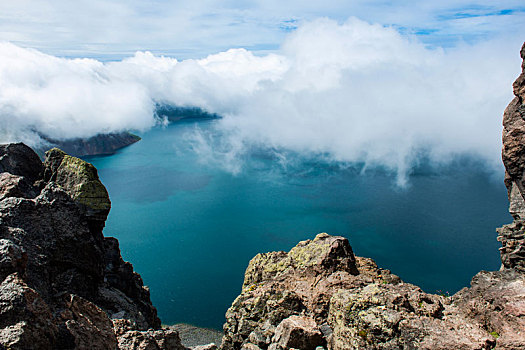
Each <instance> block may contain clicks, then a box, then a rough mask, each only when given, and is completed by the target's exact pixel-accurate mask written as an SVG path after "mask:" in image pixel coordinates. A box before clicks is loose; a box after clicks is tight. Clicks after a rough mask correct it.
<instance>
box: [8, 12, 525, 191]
mask: <svg viewBox="0 0 525 350" xmlns="http://www.w3.org/2000/svg"><path fill="white" fill-rule="evenodd" d="M520 46H521V42H519V41H518V40H516V39H514V38H512V37H510V38H505V39H500V40H489V41H485V42H482V43H477V44H471V45H469V44H460V45H458V46H456V47H454V48H448V49H440V48H437V49H429V48H427V47H426V46H425V45H424V44H422V43H421V42H419V41H418V40H417V39H416V38H415V37H411V36H406V35H402V34H400V33H399V32H397V31H396V30H394V29H393V28H389V27H384V26H380V25H374V24H369V23H367V22H363V21H360V20H357V19H354V18H351V19H349V20H348V21H346V22H344V23H342V24H339V23H338V22H336V21H333V20H329V19H317V20H314V21H311V22H305V23H303V24H302V25H301V26H300V27H299V29H298V30H296V31H294V32H292V33H290V34H289V35H288V36H287V38H286V40H285V41H284V43H283V44H282V48H281V49H280V50H279V51H278V52H277V53H275V54H268V55H264V56H256V55H254V54H253V53H252V52H250V51H247V50H244V49H232V50H228V51H225V52H221V53H219V54H215V55H210V56H208V57H207V58H204V59H200V60H193V59H189V60H184V61H177V60H176V59H173V58H168V57H163V56H155V55H153V54H151V53H149V52H137V53H136V54H135V55H134V56H133V57H130V58H127V59H124V60H122V61H118V62H110V63H101V62H99V61H96V60H92V59H75V60H71V59H64V58H57V57H54V56H50V55H46V54H43V53H40V52H38V51H34V50H28V49H23V48H20V47H17V46H15V45H13V44H9V43H4V44H1V45H0V118H2V119H1V123H0V133H2V134H1V136H0V141H6V140H12V139H20V140H26V142H27V140H33V142H36V141H35V139H34V135H33V134H32V133H31V132H32V131H33V130H37V131H40V132H43V133H46V134H48V135H49V136H52V137H57V138H59V137H77V136H84V137H85V136H90V135H93V134H95V133H97V132H108V131H119V130H124V129H142V130H144V129H147V128H149V127H151V126H152V125H154V124H155V120H154V117H153V108H154V104H155V102H159V101H160V102H168V103H173V104H177V105H186V106H199V107H203V108H205V109H208V110H210V111H212V112H217V113H220V114H223V115H224V116H225V118H224V119H222V120H221V121H220V122H219V123H218V128H219V129H220V132H221V135H222V137H221V140H220V145H222V146H221V147H220V149H215V148H214V147H211V146H210V145H209V144H207V143H210V142H211V141H210V135H198V137H196V138H195V140H197V141H198V143H199V149H200V150H207V151H218V152H221V154H222V155H224V156H225V157H226V158H227V160H228V161H229V162H230V165H231V164H233V163H234V162H237V161H238V159H239V157H238V156H239V155H242V153H243V152H244V151H246V150H247V149H249V148H250V147H252V146H264V147H268V148H272V149H277V150H290V151H294V152H299V153H302V154H308V155H322V156H323V157H325V158H327V159H329V160H332V161H337V162H342V163H347V162H364V163H365V164H368V165H371V166H382V167H386V168H388V169H391V170H393V171H395V172H397V173H398V174H399V181H400V183H402V182H403V181H405V180H406V175H407V174H408V173H410V169H411V168H412V167H413V165H414V164H415V163H416V162H417V161H418V159H419V158H418V157H419V156H421V154H422V153H425V156H427V157H429V158H430V159H431V160H432V161H435V162H447V161H449V160H450V159H451V158H452V157H453V156H455V155H458V154H470V155H476V156H478V157H481V158H482V159H484V160H486V161H487V164H489V165H491V166H496V164H500V160H499V157H500V155H499V154H500V135H501V115H502V112H503V109H504V107H505V105H506V104H507V103H508V102H509V101H510V99H511V97H512V93H511V83H512V81H513V79H514V78H515V77H516V75H517V73H518V71H519V67H520V59H519V55H518V52H519V48H520ZM32 137H33V139H32ZM215 146H217V145H215ZM217 147H218V146H217ZM232 169H237V170H238V169H239V164H234V166H232Z"/></svg>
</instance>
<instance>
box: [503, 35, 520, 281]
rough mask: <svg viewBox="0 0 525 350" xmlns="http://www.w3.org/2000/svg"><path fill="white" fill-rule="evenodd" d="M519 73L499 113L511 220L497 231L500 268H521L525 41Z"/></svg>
mask: <svg viewBox="0 0 525 350" xmlns="http://www.w3.org/2000/svg"><path fill="white" fill-rule="evenodd" d="M521 58H522V59H523V64H522V66H521V67H522V73H521V75H520V76H519V77H518V79H516V81H515V82H514V84H513V85H512V87H513V92H514V95H515V97H514V99H513V100H512V102H511V103H510V104H509V105H508V106H507V108H506V109H505V113H504V115H503V149H502V158H503V164H504V165H505V185H506V186H507V191H508V195H509V202H510V206H509V212H510V213H511V214H512V216H513V217H514V222H513V223H512V224H510V225H506V226H504V227H502V228H501V229H499V230H498V232H499V237H498V240H500V241H501V243H502V248H501V262H502V265H503V267H505V268H510V267H515V268H518V269H521V270H523V271H525V229H524V220H525V44H524V45H523V47H522V48H521Z"/></svg>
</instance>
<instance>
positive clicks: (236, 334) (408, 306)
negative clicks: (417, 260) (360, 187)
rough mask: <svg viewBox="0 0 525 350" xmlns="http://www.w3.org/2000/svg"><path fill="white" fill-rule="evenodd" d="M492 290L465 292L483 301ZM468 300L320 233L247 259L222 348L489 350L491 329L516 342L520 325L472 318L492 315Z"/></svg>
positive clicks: (517, 297) (484, 287)
mask: <svg viewBox="0 0 525 350" xmlns="http://www.w3.org/2000/svg"><path fill="white" fill-rule="evenodd" d="M500 287H503V286H502V285H500ZM488 289H490V288H489V286H488V285H482V286H481V285H478V290H477V291H476V292H470V291H464V292H463V293H464V294H465V293H466V294H468V293H473V294H476V296H478V297H481V296H487V295H488V294H486V292H487V290H488ZM520 292H521V296H520V295H519V293H520ZM524 293H525V289H523V286H522V285H517V286H516V290H515V291H514V292H512V293H507V294H505V295H501V294H498V293H497V292H496V291H495V290H493V291H492V295H490V297H488V298H491V299H498V298H499V300H500V301H501V302H503V300H505V298H506V297H508V296H510V295H512V298H515V301H516V302H517V303H520V302H523V301H525V300H524V299H523V296H524V295H525V294H524ZM463 299H464V298H463V297H461V296H452V297H448V296H441V295H433V294H428V293H425V292H423V291H422V290H421V289H420V288H419V287H417V286H414V285H412V284H408V283H403V282H402V281H401V280H400V279H399V277H397V276H395V275H393V274H392V273H390V271H388V270H384V269H380V268H378V267H377V266H376V264H375V263H374V262H373V261H372V260H370V259H367V258H360V257H354V254H353V253H352V249H351V248H350V245H349V244H348V241H347V240H346V239H345V238H343V237H334V236H329V235H327V234H326V233H322V234H319V235H317V236H316V237H315V239H314V240H312V241H304V242H301V243H299V245H298V246H297V247H295V248H293V249H292V250H291V251H290V252H288V253H285V252H274V253H267V254H259V255H257V256H256V257H255V258H254V259H252V261H250V264H249V265H248V268H247V270H246V276H245V283H244V285H243V290H242V293H241V295H240V296H239V297H237V299H236V300H235V301H234V302H233V304H232V306H231V308H230V309H229V310H228V312H227V313H226V318H227V322H226V324H225V325H224V331H225V335H224V338H223V343H222V349H275V350H278V349H279V350H281V349H290V348H296V349H316V348H318V347H323V348H327V349H337V350H343V349H401V348H404V349H492V348H494V347H495V346H496V345H497V339H496V333H494V335H491V334H490V333H491V332H501V333H498V336H501V339H504V337H505V336H507V337H510V338H514V339H515V334H514V333H512V334H511V332H512V331H511V328H512V327H511V326H510V325H509V324H512V326H519V324H518V323H516V322H515V321H514V320H511V319H509V318H508V317H507V316H504V317H503V318H504V319H505V322H507V323H505V322H503V321H502V322H503V323H504V324H506V325H507V326H501V327H496V325H495V324H491V323H490V322H489V323H487V322H485V321H484V319H483V318H482V317H481V316H480V317H473V315H474V314H477V313H479V314H481V313H485V314H487V313H489V314H490V311H487V310H486V309H485V307H484V306H483V307H482V301H479V303H478V304H477V306H479V308H476V307H475V310H476V311H472V310H471V309H468V312H466V311H465V310H467V305H465V304H464V303H461V302H459V301H460V300H463ZM456 301H458V302H456ZM485 302H487V303H489V301H488V299H487V300H485ZM469 307H472V305H470V304H469ZM517 307H518V308H519V307H520V306H519V305H518V306H517ZM494 310H495V309H494ZM494 310H492V311H494ZM521 310H522V311H525V309H521ZM491 327H492V328H491Z"/></svg>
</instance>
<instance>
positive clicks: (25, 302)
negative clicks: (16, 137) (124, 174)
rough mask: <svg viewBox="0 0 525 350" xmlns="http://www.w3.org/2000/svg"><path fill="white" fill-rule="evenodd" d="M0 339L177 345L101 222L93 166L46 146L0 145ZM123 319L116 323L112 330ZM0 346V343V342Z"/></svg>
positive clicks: (98, 345) (67, 345) (59, 344)
mask: <svg viewBox="0 0 525 350" xmlns="http://www.w3.org/2000/svg"><path fill="white" fill-rule="evenodd" d="M0 170H1V171H2V172H1V173H0V279H1V281H0V283H1V284H0V345H1V346H3V347H6V348H9V349H115V348H117V347H119V348H120V349H150V348H151V349H183V348H184V347H183V346H182V345H181V344H180V340H179V338H178V334H177V333H176V332H175V331H172V330H169V331H168V330H162V329H160V320H159V318H158V317H157V311H156V309H155V307H153V305H152V304H151V301H150V297H149V290H148V289H147V288H146V287H145V286H144V285H143V282H142V279H141V278H140V276H139V275H138V274H137V273H135V272H134V271H133V266H132V265H131V264H130V263H127V262H125V261H123V259H122V257H121V255H120V249H119V245H118V241H117V240H116V239H114V238H111V237H104V236H103V234H102V228H103V227H104V222H105V219H106V217H107V214H108V213H109V209H110V206H111V203H110V200H109V196H108V193H107V191H106V188H105V187H104V185H102V183H101V182H100V180H99V178H98V174H97V170H96V169H95V168H94V167H93V166H92V165H91V164H89V163H87V162H85V161H83V160H81V159H78V158H74V157H71V156H69V155H67V154H65V153H64V152H62V151H60V150H58V149H53V150H51V151H49V152H48V153H47V158H46V160H45V162H44V163H43V164H42V162H41V161H40V160H39V158H38V156H37V155H36V154H35V152H33V150H31V149H30V148H29V147H27V146H25V145H24V144H10V145H1V146H0ZM122 324H125V325H126V326H125V328H123V327H122ZM1 346H0V348H1Z"/></svg>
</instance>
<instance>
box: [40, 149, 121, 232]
mask: <svg viewBox="0 0 525 350" xmlns="http://www.w3.org/2000/svg"><path fill="white" fill-rule="evenodd" d="M44 167H45V170H44V180H46V181H54V182H56V183H57V184H58V185H59V186H61V187H62V188H63V189H64V190H65V191H66V192H67V193H68V194H69V195H70V196H71V198H72V199H73V200H74V201H75V202H77V203H78V204H79V205H80V207H81V208H82V209H83V210H84V212H85V215H86V216H87V217H89V218H90V219H91V220H95V221H102V222H104V221H105V220H106V218H107V215H108V213H109V210H110V209H111V201H110V199H109V194H108V191H107V190H106V187H105V186H104V185H103V184H102V182H100V179H99V177H98V172H97V169H96V168H95V167H94V166H93V165H92V164H90V163H88V162H86V161H84V160H82V159H80V158H76V157H72V156H69V155H67V154H66V153H65V152H63V151H61V150H60V149H58V148H53V149H51V150H49V151H47V152H46V159H45V161H44Z"/></svg>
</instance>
